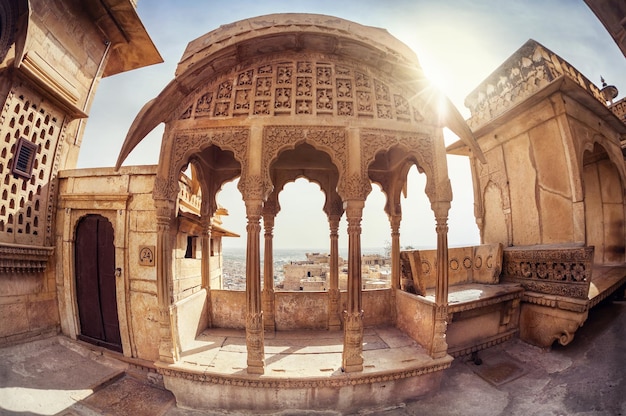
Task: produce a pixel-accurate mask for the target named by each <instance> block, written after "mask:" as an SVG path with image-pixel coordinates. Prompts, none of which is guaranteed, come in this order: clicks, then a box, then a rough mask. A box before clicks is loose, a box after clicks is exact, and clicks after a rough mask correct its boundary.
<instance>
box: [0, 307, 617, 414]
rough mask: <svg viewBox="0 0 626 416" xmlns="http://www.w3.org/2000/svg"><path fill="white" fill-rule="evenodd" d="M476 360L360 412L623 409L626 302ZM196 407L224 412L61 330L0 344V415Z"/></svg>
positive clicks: (164, 411)
mask: <svg viewBox="0 0 626 416" xmlns="http://www.w3.org/2000/svg"><path fill="white" fill-rule="evenodd" d="M479 358H480V359H482V364H481V365H480V366H476V365H475V364H474V363H473V362H471V361H467V360H462V359H457V360H455V362H454V363H453V364H452V367H451V368H450V369H449V370H448V371H447V372H446V373H445V374H444V378H443V381H442V385H441V389H440V390H439V392H438V393H437V394H435V395H433V396H431V397H427V398H423V399H421V400H419V401H414V402H410V403H401V404H399V405H397V406H392V407H388V408H384V409H382V408H381V409H362V410H361V411H360V412H359V414H361V415H383V416H405V415H418V414H423V415H435V416H436V415H470V416H471V415H481V416H482V415H484V416H489V415H524V416H526V415H537V416H539V415H541V416H543V415H580V416H582V415H584V416H592V415H598V416H599V415H624V416H626V302H623V301H621V302H612V303H603V304H600V305H598V306H597V307H596V308H594V309H593V310H592V311H591V312H590V317H589V320H588V321H587V322H586V323H585V326H584V327H582V328H581V329H579V330H578V332H577V333H576V337H575V339H574V341H572V343H571V344H570V345H568V346H567V347H560V346H556V347H554V348H553V349H552V351H550V352H546V351H542V350H540V349H538V348H535V347H532V346H530V345H527V344H525V343H523V342H521V341H519V340H512V341H509V342H507V343H505V344H502V345H499V346H496V347H493V348H491V349H488V350H485V351H482V352H481V353H480V354H479ZM479 373H481V374H482V376H481V375H480V374H479ZM483 377H486V378H487V379H488V380H490V382H488V381H486V380H485V379H484V378H483ZM202 414H206V415H212V416H223V415H224V413H221V412H204V413H202V412H197V411H192V410H185V409H179V408H177V407H176V406H175V401H174V397H173V396H172V395H171V393H169V392H167V391H165V390H163V389H161V388H160V387H159V379H158V377H157V376H156V375H155V374H154V373H151V374H145V373H142V372H141V371H138V370H133V369H132V368H130V369H129V368H128V366H127V365H126V364H124V363H120V362H119V361H117V360H115V359H112V358H110V356H108V355H102V354H101V353H99V352H97V351H93V350H90V349H88V348H85V347H84V346H82V345H81V344H78V343H74V342H72V341H70V340H68V339H66V338H64V337H54V338H49V339H46V340H41V341H35V342H30V343H27V344H21V345H17V346H12V347H6V348H2V349H0V415H63V416H96V415H115V416H122V415H132V416H144V415H146V416H147V415H150V416H153V415H167V416H200V415H202ZM280 414H281V415H283V416H287V415H297V414H302V412H293V411H291V412H290V411H283V412H281V413H280ZM309 414H317V415H333V414H335V413H334V412H309Z"/></svg>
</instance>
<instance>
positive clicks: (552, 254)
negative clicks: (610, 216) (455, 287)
mask: <svg viewBox="0 0 626 416" xmlns="http://www.w3.org/2000/svg"><path fill="white" fill-rule="evenodd" d="M593 251H594V247H587V246H583V245H573V244H562V245H559V244H555V245H534V246H518V247H507V248H506V249H504V253H503V266H504V269H503V273H502V280H503V281H505V282H510V283H518V284H521V285H522V286H523V287H524V296H523V299H522V306H521V311H520V338H521V339H522V340H524V341H526V342H528V343H530V344H533V345H537V346H539V347H542V348H549V347H550V346H551V345H552V344H553V343H554V341H558V342H559V343H560V344H561V345H567V344H569V343H570V342H571V341H572V340H573V339H574V333H575V332H576V330H577V329H578V328H579V327H580V326H582V324H583V323H584V322H585V321H586V320H587V317H588V312H589V309H590V308H592V307H594V306H596V305H597V304H598V303H599V302H600V301H602V300H603V299H605V298H607V297H608V296H610V295H611V294H612V293H614V292H615V291H617V290H618V289H619V288H620V287H621V286H623V285H624V284H626V265H614V266H598V265H593Z"/></svg>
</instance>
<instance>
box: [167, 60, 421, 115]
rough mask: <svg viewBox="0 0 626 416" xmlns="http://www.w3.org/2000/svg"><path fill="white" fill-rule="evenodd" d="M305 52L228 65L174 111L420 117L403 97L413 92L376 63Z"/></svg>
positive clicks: (208, 113)
mask: <svg viewBox="0 0 626 416" xmlns="http://www.w3.org/2000/svg"><path fill="white" fill-rule="evenodd" d="M305 56H306V57H307V58H309V59H308V60H297V61H294V62H284V60H281V61H280V62H271V61H270V63H267V62H262V63H257V64H256V66H254V67H249V68H247V69H245V70H242V69H241V67H238V68H236V69H233V70H232V72H231V73H227V74H222V75H220V76H219V77H218V78H216V79H214V80H212V81H210V82H209V83H208V84H207V83H204V84H203V85H204V86H203V88H202V89H199V90H198V91H197V93H196V94H197V95H196V96H195V97H193V96H190V97H189V98H188V100H183V101H181V103H180V105H179V107H180V108H179V110H177V111H178V112H179V114H180V115H182V118H183V119H190V118H193V117H216V118H223V117H232V116H242V115H255V116H280V115H285V116H289V115H312V116H314V115H317V114H324V115H327V114H328V115H336V116H341V117H368V118H373V119H375V118H379V119H385V120H394V119H395V120H398V121H402V122H409V123H411V122H413V123H421V122H423V117H422V116H421V115H420V114H419V112H417V111H416V110H415V109H414V108H412V106H411V105H410V104H409V100H408V99H407V98H406V97H407V96H414V93H413V92H411V91H404V90H397V89H395V88H392V87H390V84H389V83H388V80H387V79H383V78H382V77H376V74H377V70H376V69H375V68H370V69H369V70H368V69H367V68H366V67H364V66H357V67H358V68H359V69H360V70H358V71H356V70H353V69H352V66H354V65H355V64H354V63H349V64H348V63H341V64H339V63H327V62H323V63H320V62H318V61H317V59H319V56H316V55H315V54H311V55H305ZM316 58H317V59H316ZM283 59H284V58H283ZM325 61H326V59H325ZM244 68H245V67H244ZM411 112H413V115H414V117H413V118H412V117H411ZM180 115H179V118H180Z"/></svg>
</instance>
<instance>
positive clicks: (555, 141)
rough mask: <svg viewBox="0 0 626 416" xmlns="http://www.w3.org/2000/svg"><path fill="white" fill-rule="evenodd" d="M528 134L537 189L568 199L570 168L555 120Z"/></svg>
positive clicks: (569, 195) (539, 126)
mask: <svg viewBox="0 0 626 416" xmlns="http://www.w3.org/2000/svg"><path fill="white" fill-rule="evenodd" d="M528 134H529V137H530V142H531V144H532V156H533V160H534V163H535V167H536V168H537V182H538V185H539V187H540V188H541V189H545V190H548V191H550V192H554V193H558V194H559V195H562V196H563V197H567V198H570V197H571V195H572V192H571V183H570V178H569V175H568V174H567V172H569V170H570V168H569V165H568V162H567V159H566V158H565V149H564V148H563V140H562V139H561V132H560V130H559V126H558V123H557V121H556V119H551V120H549V121H547V122H545V123H542V124H540V125H538V126H537V127H535V128H533V129H532V130H530V131H529V132H528ZM542 208H544V207H542Z"/></svg>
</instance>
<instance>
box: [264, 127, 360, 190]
mask: <svg viewBox="0 0 626 416" xmlns="http://www.w3.org/2000/svg"><path fill="white" fill-rule="evenodd" d="M304 142H306V143H309V144H311V145H313V146H314V147H315V148H317V149H319V150H321V151H323V152H326V153H327V154H328V155H329V156H330V158H331V160H332V161H333V163H335V164H336V165H337V170H338V171H339V176H340V177H341V176H342V175H343V174H345V171H346V166H347V165H346V164H347V159H348V145H347V132H346V130H345V129H344V128H342V127H313V126H288V127H282V126H272V127H266V128H265V129H264V130H263V152H262V153H263V161H262V165H261V171H262V172H265V180H264V188H265V190H264V192H265V194H266V195H269V193H270V192H271V190H272V188H273V184H272V180H271V178H270V177H269V167H270V165H271V163H272V162H273V161H274V160H276V158H278V155H279V154H280V153H281V152H283V151H285V150H289V149H294V148H295V147H296V145H298V144H299V143H304Z"/></svg>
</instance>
